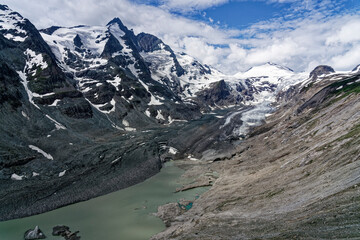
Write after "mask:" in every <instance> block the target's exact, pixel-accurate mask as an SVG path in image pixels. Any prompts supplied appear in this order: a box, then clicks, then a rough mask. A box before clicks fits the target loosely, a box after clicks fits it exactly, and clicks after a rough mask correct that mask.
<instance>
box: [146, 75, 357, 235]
mask: <svg viewBox="0 0 360 240" xmlns="http://www.w3.org/2000/svg"><path fill="white" fill-rule="evenodd" d="M359 79H360V76H359V74H358V73H353V74H347V75H330V76H327V77H324V78H323V79H321V81H320V80H319V81H318V82H316V83H314V84H312V86H311V87H310V88H309V87H306V86H305V85H297V86H294V87H293V88H291V89H289V90H288V92H287V93H285V92H283V93H281V96H282V99H284V101H282V102H281V105H280V106H279V108H278V110H277V111H276V112H275V113H274V114H273V115H271V116H270V117H268V118H267V119H266V123H265V124H264V125H262V126H260V127H257V128H254V129H253V130H252V132H251V133H250V135H249V136H248V138H247V139H246V140H245V141H244V142H243V143H242V144H241V145H240V147H239V148H238V149H237V151H235V152H234V156H233V157H232V158H230V159H229V160H226V159H224V160H223V161H215V162H212V163H201V164H200V165H199V166H196V167H194V168H191V169H190V170H188V174H190V175H192V176H193V177H194V176H200V175H201V174H205V173H206V172H209V171H217V172H220V177H219V178H218V179H217V180H216V181H215V183H214V185H213V186H212V188H211V189H210V190H209V191H208V192H207V193H205V194H204V195H202V196H201V197H200V198H199V199H197V200H195V202H194V203H193V207H192V208H191V209H190V210H189V211H187V212H185V213H183V214H181V215H179V216H173V215H169V214H168V215H166V213H164V212H162V213H161V214H162V217H163V218H164V219H165V220H166V222H167V224H168V225H169V228H168V229H166V230H165V231H164V232H162V233H160V234H158V235H156V236H154V237H153V238H152V239H333V238H353V239H357V238H359V237H360V232H359V228H360V221H359V219H360V211H359V206H360V178H359V172H360V80H359ZM285 96H287V97H285ZM285 99H286V100H285ZM280 101H281V100H280ZM201 169H202V170H201ZM194 172H195V173H194ZM162 210H163V209H162ZM165 212H166V211H165ZM169 219H170V221H169Z"/></svg>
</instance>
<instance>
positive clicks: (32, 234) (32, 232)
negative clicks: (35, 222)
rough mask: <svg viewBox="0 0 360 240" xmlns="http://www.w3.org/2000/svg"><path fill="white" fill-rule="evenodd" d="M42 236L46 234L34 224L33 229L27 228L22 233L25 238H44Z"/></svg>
mask: <svg viewBox="0 0 360 240" xmlns="http://www.w3.org/2000/svg"><path fill="white" fill-rule="evenodd" d="M44 238H46V236H45V234H44V233H43V232H42V231H41V230H40V228H39V226H36V227H35V228H34V229H29V230H27V231H26V232H25V234H24V239H25V240H34V239H44Z"/></svg>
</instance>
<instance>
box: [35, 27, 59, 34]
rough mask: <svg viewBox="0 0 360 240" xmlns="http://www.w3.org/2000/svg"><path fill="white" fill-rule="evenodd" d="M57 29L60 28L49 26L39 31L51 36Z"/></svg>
mask: <svg viewBox="0 0 360 240" xmlns="http://www.w3.org/2000/svg"><path fill="white" fill-rule="evenodd" d="M59 28H61V27H59V26H51V27H49V28H45V29H41V30H40V32H43V33H46V34H49V35H51V34H53V33H54V32H55V31H56V30H58V29H59Z"/></svg>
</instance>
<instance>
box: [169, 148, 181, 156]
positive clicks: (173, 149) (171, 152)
mask: <svg viewBox="0 0 360 240" xmlns="http://www.w3.org/2000/svg"><path fill="white" fill-rule="evenodd" d="M178 152H179V150H177V149H176V148H174V147H169V153H170V154H173V155H175V154H177V153H178Z"/></svg>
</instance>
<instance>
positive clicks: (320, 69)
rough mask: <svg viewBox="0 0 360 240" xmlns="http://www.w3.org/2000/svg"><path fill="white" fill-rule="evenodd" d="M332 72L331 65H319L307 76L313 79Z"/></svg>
mask: <svg viewBox="0 0 360 240" xmlns="http://www.w3.org/2000/svg"><path fill="white" fill-rule="evenodd" d="M334 72H335V70H334V69H333V68H332V67H330V66H326V65H320V66H317V67H316V68H315V69H314V70H312V71H311V72H310V76H309V77H310V78H313V79H315V78H317V77H318V76H320V75H324V74H329V73H334Z"/></svg>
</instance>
